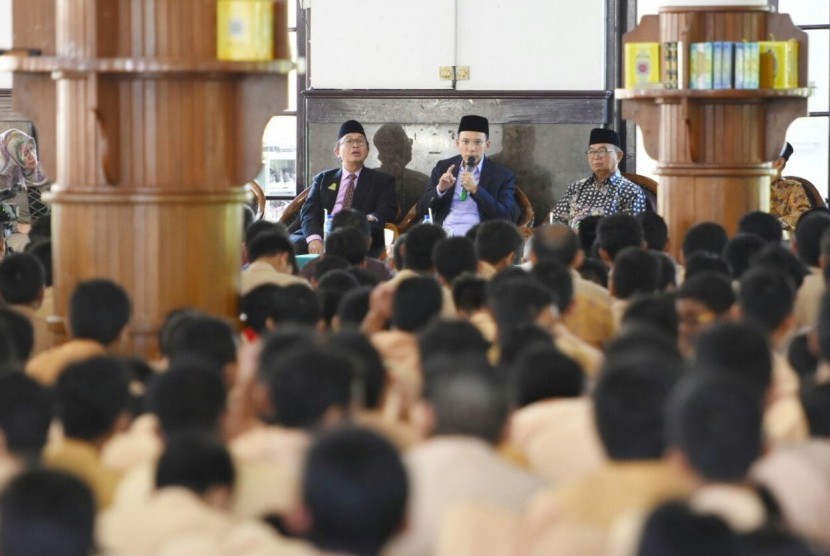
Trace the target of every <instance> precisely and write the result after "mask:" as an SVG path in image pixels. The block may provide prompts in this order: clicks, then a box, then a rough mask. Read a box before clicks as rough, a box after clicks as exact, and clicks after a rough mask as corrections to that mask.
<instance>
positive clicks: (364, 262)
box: [300, 209, 400, 284]
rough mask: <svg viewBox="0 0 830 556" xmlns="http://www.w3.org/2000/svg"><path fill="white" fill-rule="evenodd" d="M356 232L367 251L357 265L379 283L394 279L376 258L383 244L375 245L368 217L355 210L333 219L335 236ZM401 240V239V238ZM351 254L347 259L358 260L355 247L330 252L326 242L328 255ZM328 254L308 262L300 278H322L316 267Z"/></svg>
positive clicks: (349, 210) (351, 235) (340, 213)
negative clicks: (346, 232) (346, 230)
mask: <svg viewBox="0 0 830 556" xmlns="http://www.w3.org/2000/svg"><path fill="white" fill-rule="evenodd" d="M344 229H350V230H356V231H357V232H359V233H360V235H361V236H362V239H361V240H360V241H359V242H357V243H358V244H360V245H364V247H365V250H364V252H363V257H362V258H361V259H360V260H358V262H356V263H354V262H353V263H352V264H358V265H360V266H361V268H365V269H366V270H367V271H369V272H370V273H371V274H372V276H374V277H375V278H376V279H377V281H378V282H385V281H387V280H389V279H391V278H392V276H393V275H394V274H393V273H392V271H390V270H389V267H387V266H386V265H385V264H384V263H383V262H381V261H379V260H378V259H376V258H375V257H377V256H379V254H380V252H381V251H382V250H383V244H380V245H375V244H374V240H373V235H372V227H371V226H370V224H369V220H368V218H367V217H366V214H365V213H363V212H361V211H359V210H354V209H343V210H341V211H340V212H338V213H337V214H335V215H334V216H332V218H331V234H332V235H333V234H334V232H337V231H338V230H344ZM348 237H353V238H356V237H357V236H355V235H354V234H353V233H351V232H349V234H348ZM399 239H400V238H399ZM335 243H337V244H340V243H342V242H341V241H340V240H335ZM347 251H348V252H349V256H348V257H345V258H347V259H351V260H357V255H356V249H354V248H353V247H349V246H345V245H336V246H334V249H333V250H330V249H329V247H328V240H326V254H329V253H331V254H332V255H335V254H337V255H341V256H344V255H345V253H346V252H347ZM326 254H324V255H323V256H322V257H319V258H316V259H312V260H311V261H308V262H307V263H306V265H305V266H304V267H303V268H302V269H301V270H300V276H302V277H303V278H305V279H306V280H308V281H309V282H312V284H313V283H314V280H313V278H314V276H318V277H319V276H320V274H322V273H317V272H316V267H317V265H318V264H320V263H321V262H322V261H324V260H325V259H326V256H327V255H326Z"/></svg>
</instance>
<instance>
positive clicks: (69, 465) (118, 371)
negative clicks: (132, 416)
mask: <svg viewBox="0 0 830 556" xmlns="http://www.w3.org/2000/svg"><path fill="white" fill-rule="evenodd" d="M55 394H56V401H57V415H58V419H59V420H60V422H61V424H62V425H63V433H64V438H63V439H61V440H56V441H54V442H50V443H49V444H48V445H47V446H46V449H45V451H44V454H43V459H44V462H45V464H46V465H47V466H48V467H52V468H55V469H60V470H63V471H67V472H69V473H72V474H74V475H76V476H78V477H80V478H81V479H82V480H84V481H86V482H87V483H88V484H89V486H90V488H92V491H93V492H94V493H95V500H96V503H97V504H98V507H99V508H104V507H107V506H109V505H110V504H111V503H112V501H113V497H114V495H115V489H116V487H117V485H118V481H119V479H120V475H119V474H118V473H116V472H114V471H112V470H110V469H108V468H106V467H104V466H103V465H102V463H101V460H100V457H101V456H100V454H101V449H102V447H103V445H104V443H105V442H106V441H107V440H109V439H110V438H112V436H113V435H114V434H115V433H116V432H118V431H120V430H123V429H124V428H125V427H126V425H127V422H128V416H127V414H126V408H127V401H128V399H129V379H128V376H127V369H126V367H125V366H124V364H123V363H122V362H121V361H119V360H118V359H115V358H112V357H104V356H99V357H92V358H90V359H86V360H84V361H80V362H78V363H72V364H70V365H69V366H68V367H66V370H65V371H64V372H63V373H62V374H61V375H60V378H59V379H58V383H57V385H56V387H55Z"/></svg>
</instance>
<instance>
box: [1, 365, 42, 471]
mask: <svg viewBox="0 0 830 556" xmlns="http://www.w3.org/2000/svg"><path fill="white" fill-rule="evenodd" d="M51 420H52V398H51V396H50V394H49V392H48V391H47V390H46V389H45V388H44V387H43V386H41V385H40V384H38V383H37V382H35V381H34V380H32V379H31V378H29V377H27V376H25V375H23V374H20V373H12V374H9V375H6V376H3V377H0V432H2V438H3V446H4V448H5V450H4V451H5V454H3V457H2V459H3V460H6V461H7V462H8V463H10V465H5V462H4V464H3V465H2V468H3V472H2V473H0V483H5V481H6V480H7V479H8V475H7V472H9V471H11V472H14V471H16V470H18V469H23V468H26V467H33V466H37V465H38V464H39V463H40V456H41V452H42V451H43V447H44V446H45V445H46V438H47V435H48V433H49V426H50V424H51Z"/></svg>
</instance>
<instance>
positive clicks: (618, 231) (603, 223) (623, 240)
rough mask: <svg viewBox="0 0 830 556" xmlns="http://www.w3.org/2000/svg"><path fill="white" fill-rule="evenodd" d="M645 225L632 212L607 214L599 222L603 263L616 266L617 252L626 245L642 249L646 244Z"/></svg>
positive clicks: (598, 241)
mask: <svg viewBox="0 0 830 556" xmlns="http://www.w3.org/2000/svg"><path fill="white" fill-rule="evenodd" d="M644 241H645V240H644V239H643V227H642V226H641V225H640V222H639V221H638V220H637V219H636V218H634V217H633V216H631V215H630V214H613V215H611V216H606V217H604V218H603V219H602V220H600V221H599V224H597V240H596V244H597V248H598V250H599V256H600V259H601V260H602V262H603V263H605V265H606V266H608V267H609V268H613V267H614V259H615V258H616V257H617V254H618V253H619V252H620V251H622V250H623V249H625V248H626V247H636V248H638V249H642V248H643V246H644V245H645V243H644Z"/></svg>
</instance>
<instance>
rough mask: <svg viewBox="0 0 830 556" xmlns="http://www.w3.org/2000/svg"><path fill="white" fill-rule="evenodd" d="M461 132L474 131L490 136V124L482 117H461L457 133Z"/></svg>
mask: <svg viewBox="0 0 830 556" xmlns="http://www.w3.org/2000/svg"><path fill="white" fill-rule="evenodd" d="M462 131H475V132H478V133H483V134H484V135H487V136H488V137H489V136H490V122H488V121H487V118H485V117H483V116H473V115H470V116H462V117H461V122H460V123H459V124H458V133H461V132H462Z"/></svg>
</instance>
